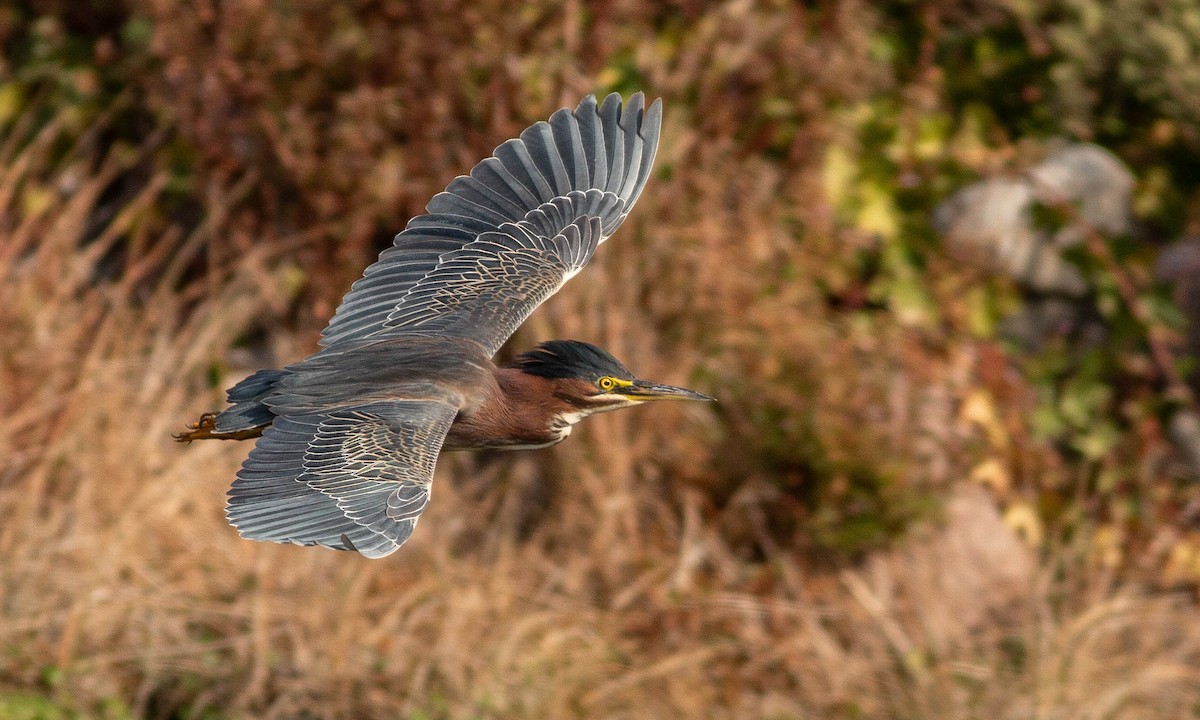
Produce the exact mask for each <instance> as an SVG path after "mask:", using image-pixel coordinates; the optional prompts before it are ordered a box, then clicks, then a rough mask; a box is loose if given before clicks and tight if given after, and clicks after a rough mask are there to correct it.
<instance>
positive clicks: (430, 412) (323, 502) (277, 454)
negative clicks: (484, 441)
mask: <svg viewBox="0 0 1200 720" xmlns="http://www.w3.org/2000/svg"><path fill="white" fill-rule="evenodd" d="M457 412H458V409H457V408H456V407H454V406H453V405H450V404H447V403H445V402H441V401H438V400H381V401H373V402H364V403H362V404H358V405H351V406H344V407H336V408H330V409H328V410H325V411H322V412H313V413H306V414H298V415H281V416H279V417H276V418H275V421H274V423H273V424H272V426H271V427H269V428H267V430H266V431H265V432H264V433H263V436H262V437H261V438H260V439H259V441H258V444H257V445H256V446H255V448H254V450H253V451H251V453H250V457H248V458H247V459H246V462H245V463H243V464H242V468H241V470H239V471H238V474H237V480H235V481H234V483H233V487H232V488H231V489H230V491H229V504H228V506H227V508H226V515H227V516H228V518H229V522H230V523H231V524H233V525H234V527H236V528H237V529H238V532H239V533H240V534H241V535H242V536H243V537H246V538H251V539H254V540H269V541H273V542H283V543H286V542H290V543H295V544H297V545H321V546H324V547H328V548H333V549H337V550H357V551H358V552H360V553H362V554H363V555H365V556H366V557H370V558H378V557H383V556H385V555H388V554H390V553H392V552H394V551H395V550H396V549H397V548H399V547H400V546H401V545H402V544H404V541H405V540H407V539H408V537H409V535H411V534H412V531H413V527H414V526H415V525H416V523H417V518H418V517H419V516H420V514H421V512H422V511H423V510H424V509H425V506H426V505H427V504H428V502H429V490H430V484H431V482H432V480H433V469H434V465H435V464H436V462H437V456H438V452H439V451H440V450H441V446H442V442H443V441H444V440H445V438H446V433H447V432H448V431H449V430H450V424H451V423H452V422H453V421H454V416H455V414H456V413H457Z"/></svg>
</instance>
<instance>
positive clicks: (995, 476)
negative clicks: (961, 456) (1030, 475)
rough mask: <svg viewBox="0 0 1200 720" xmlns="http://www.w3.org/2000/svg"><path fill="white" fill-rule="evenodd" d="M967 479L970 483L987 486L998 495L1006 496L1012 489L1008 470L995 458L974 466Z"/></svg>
mask: <svg viewBox="0 0 1200 720" xmlns="http://www.w3.org/2000/svg"><path fill="white" fill-rule="evenodd" d="M969 477H970V480H971V482H975V483H980V484H982V485H987V486H989V487H990V488H992V489H993V490H995V491H996V492H997V493H1000V494H1007V493H1008V491H1009V489H1010V488H1011V487H1012V478H1010V477H1009V475H1008V470H1007V469H1006V468H1005V467H1004V464H1003V463H1001V462H1000V461H999V460H998V459H996V458H988V459H987V460H984V461H983V462H981V463H979V464H978V465H976V466H975V467H974V469H972V470H971V474H970V476H969Z"/></svg>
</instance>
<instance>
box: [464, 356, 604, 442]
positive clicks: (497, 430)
mask: <svg viewBox="0 0 1200 720" xmlns="http://www.w3.org/2000/svg"><path fill="white" fill-rule="evenodd" d="M493 377H494V378H495V381H496V382H495V385H492V386H491V387H489V388H488V389H487V390H486V391H485V392H484V393H483V394H482V395H481V397H480V398H479V402H478V404H477V405H476V406H475V407H474V408H472V409H470V410H467V411H464V412H462V413H460V414H459V417H458V418H457V420H456V421H455V423H454V425H453V426H452V427H451V428H450V434H449V436H448V437H447V438H446V444H445V445H444V447H445V449H447V450H470V449H475V450H479V449H487V448H493V449H506V450H522V449H533V448H540V447H546V446H549V445H554V444H556V443H560V442H562V441H563V440H565V439H566V438H567V436H568V435H570V434H571V426H572V425H574V424H575V423H577V422H579V421H580V420H581V419H583V418H584V417H585V415H586V413H583V412H581V411H580V409H579V408H578V407H575V406H573V405H571V404H570V403H569V402H567V401H565V400H563V399H561V398H560V397H558V395H557V394H556V393H555V386H554V383H555V382H556V381H555V380H551V379H547V378H543V377H538V376H536V375H530V374H527V373H524V372H521V371H520V370H518V369H516V368H497V370H496V372H495V375H494V376H493Z"/></svg>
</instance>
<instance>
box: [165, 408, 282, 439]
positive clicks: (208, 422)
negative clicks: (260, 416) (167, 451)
mask: <svg viewBox="0 0 1200 720" xmlns="http://www.w3.org/2000/svg"><path fill="white" fill-rule="evenodd" d="M216 428H217V415H216V413H210V412H208V413H204V414H203V415H201V416H200V419H199V420H197V421H196V422H193V423H188V424H187V429H186V430H184V431H183V432H181V433H179V434H178V435H173V436H172V437H174V438H175V440H176V441H177V442H185V443H190V442H191V441H193V440H246V439H248V438H256V437H258V436H259V435H262V434H263V430H264V429H265V428H266V426H265V425H263V426H260V427H255V428H250V429H248V430H235V431H233V432H217V431H216Z"/></svg>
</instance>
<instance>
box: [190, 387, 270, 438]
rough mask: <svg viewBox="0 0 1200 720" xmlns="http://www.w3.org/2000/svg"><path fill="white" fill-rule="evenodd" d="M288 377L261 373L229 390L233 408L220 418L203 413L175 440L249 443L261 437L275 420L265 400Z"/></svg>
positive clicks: (219, 415)
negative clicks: (242, 441) (278, 383)
mask: <svg viewBox="0 0 1200 720" xmlns="http://www.w3.org/2000/svg"><path fill="white" fill-rule="evenodd" d="M284 374H285V371H283V370H259V371H258V372H256V373H254V374H253V375H251V376H250V377H248V378H246V379H245V380H243V381H241V382H240V383H238V384H237V385H234V386H233V387H232V388H230V389H229V392H228V395H227V396H228V399H229V402H230V403H232V404H233V407H230V408H228V409H227V410H225V411H223V412H221V413H219V414H217V413H204V414H203V415H201V416H200V419H199V420H197V421H196V422H193V423H188V425H187V429H185V430H184V431H183V432H181V433H179V434H178V435H176V436H175V439H176V440H178V441H179V442H191V441H193V440H246V439H248V438H255V437H258V436H259V435H262V433H263V430H265V429H266V428H267V426H269V425H270V424H271V422H272V421H273V420H274V419H275V414H274V413H272V412H271V408H270V407H268V406H267V404H266V403H265V402H263V399H264V398H265V397H266V395H267V394H268V393H269V392H270V391H271V389H272V388H274V387H275V383H276V382H278V381H279V379H280V378H282V377H283V376H284Z"/></svg>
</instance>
